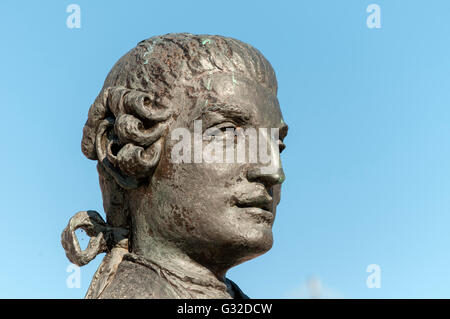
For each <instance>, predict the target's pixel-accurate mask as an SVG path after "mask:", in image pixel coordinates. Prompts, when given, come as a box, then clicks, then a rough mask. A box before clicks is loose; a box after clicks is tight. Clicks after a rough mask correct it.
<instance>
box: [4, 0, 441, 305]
mask: <svg viewBox="0 0 450 319" xmlns="http://www.w3.org/2000/svg"><path fill="white" fill-rule="evenodd" d="M71 3H76V4H78V5H79V6H80V8H81V28H80V29H69V28H67V26H66V18H67V16H68V15H69V14H68V13H66V7H67V6H68V5H69V4H71ZM372 3H375V4H378V5H379V6H380V8H381V28H380V29H369V28H367V26H366V18H367V16H368V15H369V14H368V13H367V12H366V8H367V6H368V5H369V4H372ZM449 10H450V2H448V1H445V0H441V1H438V0H435V1H411V0H410V1H406V0H404V1H400V0H397V1H387V0H371V1H363V0H361V1H334V0H328V1H325V0H314V1H313V0H309V1H261V0H260V1H242V0H241V1H234V0H230V1H226V2H223V1H220V2H219V1H217V2H213V1H115V2H112V1H86V0H83V1H81V0H80V1H75V0H74V1H45V2H42V1H27V2H26V1H2V2H1V3H0V13H1V18H0V30H1V31H0V33H1V39H2V50H1V51H0V69H1V73H0V74H1V75H0V90H1V111H2V125H0V136H2V153H1V154H2V156H1V157H0V167H1V168H2V180H1V182H0V196H1V203H2V205H1V208H0V212H1V213H0V214H1V220H2V228H3V231H2V232H1V233H0V241H1V242H2V243H3V254H2V257H0V297H2V298H82V297H83V296H84V294H85V292H86V289H87V287H88V285H89V282H90V279H91V277H92V275H93V274H94V272H95V270H96V268H97V266H98V265H99V263H100V261H101V257H97V258H96V259H95V260H94V261H93V262H91V264H89V265H87V266H85V267H83V268H82V269H81V279H82V283H81V288H79V289H77V288H72V289H70V288H68V287H67V285H66V279H67V277H68V275H69V273H67V272H66V269H67V267H68V266H69V261H68V260H67V259H66V257H65V255H64V251H63V249H62V247H61V244H60V234H61V231H62V229H63V228H64V227H65V226H66V224H67V222H68V219H69V218H70V217H71V216H72V215H73V214H74V213H76V212H77V211H81V210H87V209H93V210H97V211H99V212H101V213H103V208H102V203H101V193H100V190H99V186H98V180H97V173H96V170H95V163H94V162H93V161H90V160H88V159H86V158H85V157H84V156H83V155H82V153H81V150H80V140H81V134H82V128H83V125H84V122H85V121H86V118H87V111H88V108H89V106H90V104H91V103H92V102H93V100H94V99H95V97H96V96H97V94H98V92H99V90H100V88H101V86H102V84H103V81H104V79H105V76H106V74H107V72H108V71H109V70H110V68H111V67H112V65H113V64H114V63H115V61H117V59H119V58H120V57H121V56H122V55H123V54H125V53H126V52H127V51H128V50H129V49H131V48H132V47H134V46H135V45H136V44H137V43H138V42H139V41H141V40H143V39H146V38H149V37H151V36H154V35H159V34H164V33H169V32H190V33H202V34H203V33H207V34H220V35H225V36H231V37H234V38H237V39H240V40H242V41H245V42H248V43H250V44H252V45H253V46H255V47H256V48H258V49H259V50H260V51H261V52H262V53H263V54H264V55H265V56H266V57H267V59H268V60H269V61H270V62H271V64H272V65H273V67H274V69H275V71H276V73H277V78H278V82H279V101H280V104H281V107H282V111H283V114H284V118H285V120H286V122H287V123H288V124H289V126H290V130H289V135H288V137H287V139H286V144H287V149H286V150H285V152H283V154H282V159H283V165H284V168H285V173H286V175H287V180H286V182H285V183H284V185H283V194H282V201H281V203H280V206H279V208H278V215H277V220H276V222H275V226H274V236H275V243H274V247H273V248H272V250H271V251H270V252H268V253H267V254H265V255H263V256H261V257H259V258H257V259H254V260H252V261H249V262H247V263H244V264H242V265H240V266H238V267H236V268H235V269H232V270H231V271H230V272H229V277H230V278H231V279H232V280H234V281H235V282H237V283H238V284H239V286H240V287H241V288H242V290H243V291H244V292H246V293H247V294H248V295H249V296H250V297H253V298H285V297H297V298H305V297H308V289H307V288H306V287H307V285H308V280H309V279H308V278H316V279H315V280H316V281H320V282H321V286H322V290H321V293H322V297H336V298H450V248H449V247H450V231H449V229H450V196H449V191H450V151H449V140H450V126H449V123H450V89H449V87H450V62H449V61H450V60H449V57H450V44H449V43H450V42H449V41H448V35H449V34H450V20H449V18H448V12H449ZM84 241H86V239H84ZM84 244H85V242H84ZM369 264H378V265H379V266H380V267H381V288H378V289H377V288H372V289H369V288H368V287H367V286H366V279H367V276H368V275H369V273H367V272H366V268H367V266H368V265H369Z"/></svg>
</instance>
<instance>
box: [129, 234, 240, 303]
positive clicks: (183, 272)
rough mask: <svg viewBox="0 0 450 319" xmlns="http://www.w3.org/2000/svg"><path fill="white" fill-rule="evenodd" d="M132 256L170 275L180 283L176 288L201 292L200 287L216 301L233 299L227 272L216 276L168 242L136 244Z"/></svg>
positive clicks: (148, 238)
mask: <svg viewBox="0 0 450 319" xmlns="http://www.w3.org/2000/svg"><path fill="white" fill-rule="evenodd" d="M132 252H133V253H134V254H135V255H137V256H139V257H140V258H143V259H144V260H146V261H148V262H149V263H150V264H153V266H154V267H156V268H160V270H162V271H163V272H165V273H168V274H169V276H170V277H171V278H172V280H174V281H175V282H178V281H180V282H179V283H178V284H177V283H175V286H183V289H185V288H187V289H189V288H195V289H192V290H193V291H199V289H198V288H199V287H198V286H200V287H201V288H200V290H201V291H203V293H207V294H209V295H212V296H216V298H223V297H226V298H230V297H233V292H232V288H231V287H229V286H228V285H227V284H226V281H225V271H223V272H219V273H216V272H213V271H212V270H210V269H209V268H207V267H205V266H203V265H201V264H199V263H198V262H196V261H195V260H193V259H192V258H190V257H189V256H188V255H187V254H186V253H184V252H183V251H181V250H180V249H179V248H178V247H177V246H175V245H173V244H171V243H168V242H167V241H161V240H157V239H155V238H154V237H147V238H145V243H142V242H133V245H132ZM172 284H173V283H172ZM196 286H197V287H196Z"/></svg>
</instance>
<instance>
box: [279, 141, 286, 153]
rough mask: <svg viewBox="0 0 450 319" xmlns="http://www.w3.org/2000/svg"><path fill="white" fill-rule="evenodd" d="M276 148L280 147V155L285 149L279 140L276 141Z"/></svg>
mask: <svg viewBox="0 0 450 319" xmlns="http://www.w3.org/2000/svg"><path fill="white" fill-rule="evenodd" d="M278 146H279V147H280V153H281V152H283V151H284V149H285V148H286V145H285V144H284V143H283V141H281V140H278Z"/></svg>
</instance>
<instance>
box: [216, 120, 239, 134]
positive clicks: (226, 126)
mask: <svg viewBox="0 0 450 319" xmlns="http://www.w3.org/2000/svg"><path fill="white" fill-rule="evenodd" d="M216 127H217V129H219V130H221V131H222V132H226V131H227V129H229V130H234V129H235V128H236V125H234V124H233V123H231V122H225V123H220V124H219V125H217V126H216Z"/></svg>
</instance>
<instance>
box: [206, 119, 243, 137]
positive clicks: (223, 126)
mask: <svg viewBox="0 0 450 319" xmlns="http://www.w3.org/2000/svg"><path fill="white" fill-rule="evenodd" d="M234 129H236V125H234V124H233V123H231V122H224V123H220V124H218V125H215V126H211V127H209V128H208V129H206V130H205V135H206V136H214V137H219V136H224V134H226V133H233V130H234Z"/></svg>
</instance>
